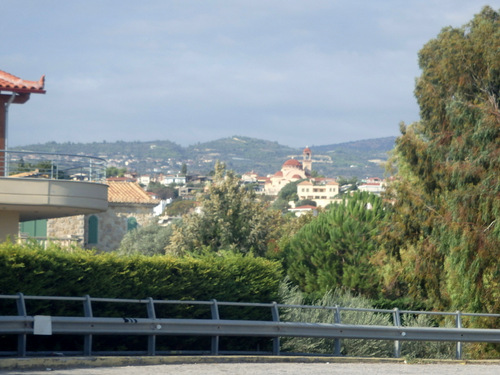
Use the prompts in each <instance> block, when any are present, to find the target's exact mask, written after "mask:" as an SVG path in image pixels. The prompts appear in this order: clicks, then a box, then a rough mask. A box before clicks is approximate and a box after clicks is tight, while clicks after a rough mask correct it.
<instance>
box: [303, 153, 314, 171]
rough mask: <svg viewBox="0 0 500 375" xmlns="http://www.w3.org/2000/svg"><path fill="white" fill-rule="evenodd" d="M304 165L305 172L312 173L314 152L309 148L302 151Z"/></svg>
mask: <svg viewBox="0 0 500 375" xmlns="http://www.w3.org/2000/svg"><path fill="white" fill-rule="evenodd" d="M302 165H303V166H304V171H308V172H311V171H312V152H311V149H310V148H309V147H306V148H305V149H304V151H302Z"/></svg>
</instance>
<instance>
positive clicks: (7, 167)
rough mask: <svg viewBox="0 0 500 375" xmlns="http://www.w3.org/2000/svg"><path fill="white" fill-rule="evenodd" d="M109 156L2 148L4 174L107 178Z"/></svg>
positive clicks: (0, 171)
mask: <svg viewBox="0 0 500 375" xmlns="http://www.w3.org/2000/svg"><path fill="white" fill-rule="evenodd" d="M106 166H107V162H106V160H105V159H102V158H97V157H93V156H85V155H77V154H58V153H50V152H33V151H11V150H9V151H6V150H0V176H3V177H18V178H46V179H53V180H77V181H90V182H100V183H103V182H105V181H106Z"/></svg>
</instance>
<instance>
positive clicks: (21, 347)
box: [16, 293, 28, 357]
mask: <svg viewBox="0 0 500 375" xmlns="http://www.w3.org/2000/svg"><path fill="white" fill-rule="evenodd" d="M17 296H18V298H17V301H16V304H17V315H19V316H27V315H28V314H27V313H26V303H25V301H24V294H22V293H17ZM17 355H18V356H19V357H26V334H25V333H22V334H19V335H17Z"/></svg>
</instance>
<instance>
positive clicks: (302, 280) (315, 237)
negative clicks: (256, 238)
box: [285, 192, 389, 297]
mask: <svg viewBox="0 0 500 375" xmlns="http://www.w3.org/2000/svg"><path fill="white" fill-rule="evenodd" d="M388 214H389V207H387V206H386V205H384V203H383V201H382V199H381V198H380V197H378V196H376V195H373V194H370V193H366V192H364V193H361V192H356V193H355V194H354V195H353V196H352V197H348V198H346V199H344V201H343V202H342V203H338V204H334V205H332V206H331V207H330V208H329V209H328V210H327V211H325V212H322V213H320V214H319V215H318V217H317V218H316V219H313V220H311V222H309V223H308V224H306V225H304V226H303V227H302V228H301V229H300V230H299V231H298V232H297V233H296V234H295V235H294V236H293V237H292V238H291V240H290V242H289V243H288V244H287V248H286V249H285V257H286V267H285V268H286V269H287V272H288V276H289V277H290V279H291V280H292V281H293V282H295V283H296V284H297V285H299V287H300V288H301V290H303V291H304V292H308V293H312V292H314V293H324V292H326V291H327V290H330V289H334V288H337V287H342V288H346V289H347V290H349V291H351V292H354V293H361V294H363V295H365V296H369V297H377V296H378V286H379V280H378V278H377V272H376V270H375V266H374V265H372V263H371V256H372V255H373V254H374V253H375V251H376V249H377V243H376V237H377V235H378V234H379V233H380V229H381V228H382V227H383V226H385V225H386V218H387V217H388Z"/></svg>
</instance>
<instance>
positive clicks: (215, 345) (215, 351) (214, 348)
mask: <svg viewBox="0 0 500 375" xmlns="http://www.w3.org/2000/svg"><path fill="white" fill-rule="evenodd" d="M210 312H211V313H212V320H219V319H220V317H219V305H217V300H216V299H213V300H212V304H211V305H210ZM210 353H211V354H212V355H219V336H212V344H211V350H210Z"/></svg>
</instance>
